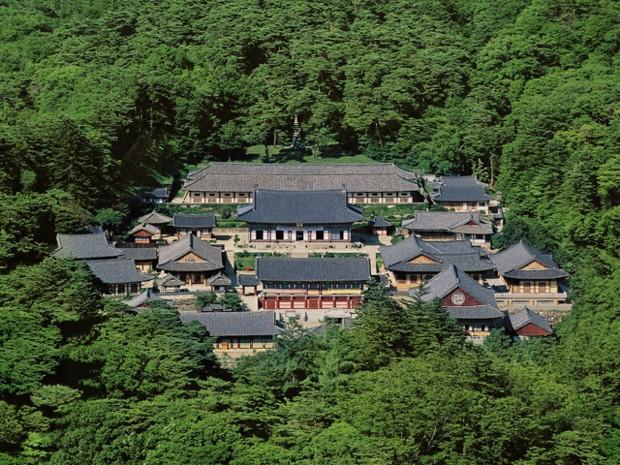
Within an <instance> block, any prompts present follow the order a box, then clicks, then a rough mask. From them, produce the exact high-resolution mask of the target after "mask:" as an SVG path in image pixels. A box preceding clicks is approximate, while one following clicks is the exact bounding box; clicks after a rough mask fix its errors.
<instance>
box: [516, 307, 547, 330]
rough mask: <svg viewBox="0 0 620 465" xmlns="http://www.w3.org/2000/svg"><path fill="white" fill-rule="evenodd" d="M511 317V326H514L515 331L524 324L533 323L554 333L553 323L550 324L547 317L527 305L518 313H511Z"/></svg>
mask: <svg viewBox="0 0 620 465" xmlns="http://www.w3.org/2000/svg"><path fill="white" fill-rule="evenodd" d="M509 318H510V326H512V329H513V330H514V331H517V330H519V329H521V328H523V327H524V326H526V325H528V324H530V323H532V324H533V325H535V326H538V327H539V328H542V329H544V330H545V331H547V332H548V333H549V334H551V333H553V329H552V328H551V325H550V324H549V322H548V321H547V319H546V318H545V317H543V316H541V315H539V314H538V313H536V312H535V311H534V310H530V309H529V308H527V307H523V309H522V310H520V311H518V312H517V313H513V314H511V315H510V316H509Z"/></svg>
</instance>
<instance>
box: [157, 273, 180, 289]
mask: <svg viewBox="0 0 620 465" xmlns="http://www.w3.org/2000/svg"><path fill="white" fill-rule="evenodd" d="M184 284H185V283H184V282H183V281H181V280H180V279H177V278H175V277H174V276H172V275H170V274H166V275H164V276H158V277H157V285H158V286H161V287H181V286H183V285H184Z"/></svg>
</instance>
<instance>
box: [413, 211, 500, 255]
mask: <svg viewBox="0 0 620 465" xmlns="http://www.w3.org/2000/svg"><path fill="white" fill-rule="evenodd" d="M403 228H405V229H407V231H408V232H409V234H415V235H416V236H418V237H420V238H422V239H424V240H427V241H456V240H468V241H470V242H471V243H472V245H477V246H483V247H489V246H490V243H491V236H492V235H493V225H492V224H491V223H489V222H488V221H486V220H484V219H482V218H481V217H480V212H479V211H476V212H433V211H430V212H426V211H417V212H415V218H412V219H409V220H404V221H403Z"/></svg>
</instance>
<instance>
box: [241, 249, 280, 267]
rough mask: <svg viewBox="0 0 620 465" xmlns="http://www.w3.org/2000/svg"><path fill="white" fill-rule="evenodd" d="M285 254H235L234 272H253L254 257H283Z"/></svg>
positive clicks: (245, 252)
mask: <svg viewBox="0 0 620 465" xmlns="http://www.w3.org/2000/svg"><path fill="white" fill-rule="evenodd" d="M283 256H285V254H282V253H277V252H247V251H244V252H235V270H243V271H254V270H255V269H256V257H283Z"/></svg>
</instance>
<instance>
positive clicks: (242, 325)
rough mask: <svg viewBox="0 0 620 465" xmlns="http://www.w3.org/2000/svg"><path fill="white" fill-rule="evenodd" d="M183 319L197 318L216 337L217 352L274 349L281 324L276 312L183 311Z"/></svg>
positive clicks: (230, 353) (237, 353)
mask: <svg viewBox="0 0 620 465" xmlns="http://www.w3.org/2000/svg"><path fill="white" fill-rule="evenodd" d="M180 317H181V321H182V322H184V323H189V322H192V321H197V322H199V323H200V324H202V325H203V326H205V328H207V331H208V332H209V335H210V336H212V337H215V338H216V340H215V343H214V353H215V354H216V355H220V356H221V355H224V354H227V355H230V356H233V357H234V356H241V355H251V354H254V353H256V352H261V351H265V350H270V349H274V348H275V347H276V339H277V336H278V334H280V332H281V331H282V328H281V327H280V326H278V324H277V322H276V316H275V313H274V312H265V311H262V312H207V311H202V312H180Z"/></svg>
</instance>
